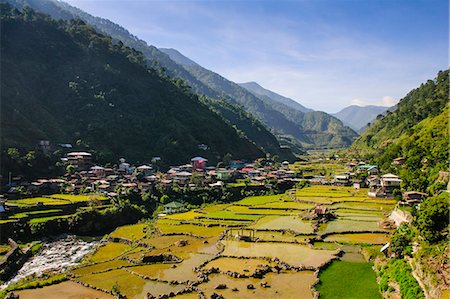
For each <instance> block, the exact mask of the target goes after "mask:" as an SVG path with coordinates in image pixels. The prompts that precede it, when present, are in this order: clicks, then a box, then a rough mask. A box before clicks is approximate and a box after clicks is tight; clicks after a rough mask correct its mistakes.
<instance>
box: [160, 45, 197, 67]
mask: <svg viewBox="0 0 450 299" xmlns="http://www.w3.org/2000/svg"><path fill="white" fill-rule="evenodd" d="M158 50H160V51H161V52H163V53H165V54H167V55H168V56H169V57H170V59H172V60H173V61H175V62H176V63H178V64H181V65H198V64H197V63H196V62H195V61H193V60H191V59H189V58H187V57H186V56H184V55H183V54H181V52H180V51H178V50H176V49H172V48H158Z"/></svg>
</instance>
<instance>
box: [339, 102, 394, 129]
mask: <svg viewBox="0 0 450 299" xmlns="http://www.w3.org/2000/svg"><path fill="white" fill-rule="evenodd" d="M388 109H389V107H383V106H374V105H368V106H357V105H351V106H348V107H345V108H344V109H342V110H341V111H339V112H336V113H333V114H332V115H333V116H335V117H337V118H338V119H340V120H341V121H342V122H343V123H344V124H345V125H347V126H349V127H350V128H352V129H353V130H355V131H356V132H360V133H362V132H363V131H361V130H362V129H363V128H364V127H366V125H367V124H368V123H370V122H372V121H373V120H374V119H375V118H376V117H377V115H379V114H382V113H384V112H386V111H387V110H388Z"/></svg>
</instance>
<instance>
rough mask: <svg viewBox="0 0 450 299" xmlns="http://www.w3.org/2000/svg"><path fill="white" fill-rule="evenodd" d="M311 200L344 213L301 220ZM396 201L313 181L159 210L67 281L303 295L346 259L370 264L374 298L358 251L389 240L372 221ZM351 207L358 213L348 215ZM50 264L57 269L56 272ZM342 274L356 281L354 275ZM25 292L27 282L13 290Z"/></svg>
mask: <svg viewBox="0 0 450 299" xmlns="http://www.w3.org/2000/svg"><path fill="white" fill-rule="evenodd" d="M354 202H357V203H365V202H370V203H371V204H372V205H371V208H370V209H359V208H357V207H353V206H352V203H354ZM314 204H320V205H321V206H324V207H327V208H329V211H330V213H334V214H338V215H342V216H337V218H336V219H334V220H331V221H328V222H326V223H322V224H318V221H320V219H316V220H302V217H304V216H305V215H306V214H308V213H310V211H311V208H310V207H311V206H312V207H314ZM337 204H340V205H339V207H338V206H337ZM394 205H395V202H394V201H392V200H386V199H380V200H377V201H374V200H371V199H369V198H367V197H366V192H365V191H364V190H359V191H358V190H356V191H355V190H354V189H353V188H351V187H332V186H331V187H330V186H312V187H306V188H303V189H291V190H289V191H287V192H286V193H284V194H279V195H277V196H259V197H247V198H244V199H243V200H241V201H237V202H234V203H230V204H219V205H212V206H206V207H205V208H200V209H195V210H192V211H188V212H184V213H177V214H172V215H167V216H165V215H159V216H158V217H157V218H156V219H155V220H154V221H150V222H149V223H147V222H143V223H142V224H136V225H128V226H123V227H119V228H117V229H116V230H115V231H113V232H112V233H111V234H109V235H108V236H107V237H105V238H104V239H103V241H102V242H101V243H100V244H99V245H97V246H96V247H97V249H96V250H95V251H94V252H92V253H91V254H88V255H86V256H85V257H84V258H83V260H82V261H81V263H80V264H79V265H77V266H75V267H72V268H71V269H69V270H65V272H64V273H65V274H66V279H68V280H69V281H73V282H75V283H77V284H78V285H80V286H84V287H88V288H92V289H95V290H100V291H102V292H104V293H105V296H106V295H107V294H110V295H117V294H118V293H120V294H122V295H124V296H126V297H127V298H142V297H143V296H147V298H151V296H154V297H158V296H162V295H169V294H171V293H172V295H171V296H173V295H176V296H175V297H174V298H191V297H192V298H202V296H206V297H207V298H209V297H211V296H212V295H213V294H214V293H215V294H217V295H222V296H224V297H228V296H230V295H232V294H238V296H239V297H240V298H241V297H242V298H247V297H248V298H252V297H254V296H264V297H268V296H283V298H291V297H294V296H295V294H299V293H302V294H304V297H302V298H313V297H314V294H315V292H317V290H316V287H315V285H316V284H317V282H318V281H319V285H320V288H319V289H323V288H325V289H327V290H328V291H329V292H334V291H332V289H329V286H328V282H327V281H328V279H327V278H325V279H324V281H322V280H321V277H322V276H324V277H327V275H328V274H327V273H328V272H332V271H334V270H333V269H334V267H339V266H340V265H341V263H347V264H346V266H347V267H363V265H367V266H365V268H364V267H363V268H364V269H365V270H361V271H363V272H367V271H369V274H370V273H372V274H371V275H369V276H368V277H370V279H368V280H367V282H364V284H366V283H368V284H369V285H372V286H374V287H372V288H373V289H374V291H372V293H370V292H369V293H367V294H368V296H370V298H378V297H380V295H379V293H378V291H377V287H376V280H375V273H374V272H373V270H372V268H371V267H372V265H373V262H370V261H367V260H366V259H364V257H363V253H364V250H369V251H379V248H381V246H382V244H383V243H384V242H385V241H386V238H387V237H388V236H389V234H390V233H391V231H390V230H386V229H383V228H382V227H380V226H379V223H380V221H381V220H383V219H385V218H386V217H387V216H388V214H389V213H390V211H391V210H392V209H393V208H394ZM335 206H336V207H335ZM346 213H349V214H346ZM352 213H354V214H352ZM355 214H356V215H358V216H360V217H361V218H353V215H355ZM374 215H376V216H375V217H374ZM365 217H367V219H364V218H365ZM236 221H240V223H239V222H236ZM347 236H348V237H347ZM359 236H360V237H359ZM381 236H384V238H381ZM360 245H364V246H363V247H360ZM361 250H362V251H361ZM351 256H355V258H351ZM341 260H342V261H341ZM359 265H360V266H359ZM47 273H49V274H47V276H49V277H52V275H59V274H56V273H58V271H55V272H52V271H47ZM51 273H55V274H51ZM36 279H37V280H39V279H42V278H38V277H37V278H36ZM342 279H344V278H342ZM346 279H356V280H355V283H357V282H358V279H359V278H356V277H353V278H351V277H348V278H346ZM343 281H347V280H343ZM130 282H132V283H130ZM19 285H20V284H19ZM59 285H61V288H63V289H65V288H66V285H67V282H63V283H61V284H55V285H53V286H49V287H44V288H43V289H42V291H39V292H40V293H41V294H45V290H46V289H48V291H49V292H50V293H53V292H56V293H58V292H59V290H57V288H58V286H59ZM335 287H337V286H335ZM22 292H23V294H26V293H27V292H28V291H18V292H17V294H19V295H21V294H22ZM147 293H150V294H151V296H149V295H147ZM199 296H200V297H199ZM20 298H22V296H21V297H20ZM24 298H27V297H26V296H25V297H24ZM324 298H328V297H326V295H325V297H324Z"/></svg>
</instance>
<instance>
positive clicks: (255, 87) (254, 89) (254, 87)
mask: <svg viewBox="0 0 450 299" xmlns="http://www.w3.org/2000/svg"><path fill="white" fill-rule="evenodd" d="M239 85H240V86H241V87H244V88H245V89H247V90H248V91H250V92H251V93H253V94H254V95H256V96H267V97H269V98H270V99H272V100H274V101H276V102H279V103H282V104H284V105H286V106H288V107H291V108H293V109H295V110H299V111H301V112H310V111H313V110H312V109H309V108H306V107H305V106H303V105H301V104H300V103H298V102H296V101H294V100H293V99H290V98H287V97H284V96H282V95H279V94H277V93H275V92H273V91H271V90H268V89H265V88H263V87H262V86H261V85H259V84H258V83H256V82H246V83H239Z"/></svg>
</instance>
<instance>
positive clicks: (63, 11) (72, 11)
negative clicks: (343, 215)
mask: <svg viewBox="0 0 450 299" xmlns="http://www.w3.org/2000/svg"><path fill="white" fill-rule="evenodd" d="M6 1H7V2H8V3H10V4H11V5H13V6H15V7H16V8H19V9H20V8H22V7H23V6H25V5H26V6H30V7H31V8H33V9H35V10H37V11H39V12H43V13H45V14H49V15H50V16H51V17H53V18H55V19H62V20H71V19H78V18H79V19H82V20H83V21H84V22H86V23H88V24H90V25H91V26H93V28H95V30H96V31H98V32H100V33H102V34H105V35H109V36H111V37H112V38H113V43H118V42H119V41H120V42H122V43H123V44H124V45H125V46H128V47H130V48H133V49H136V50H137V51H140V52H142V54H143V57H144V59H145V60H146V63H147V65H148V66H150V67H152V68H155V69H157V70H162V71H163V72H164V73H165V74H167V75H168V76H169V77H172V78H183V80H184V81H185V82H187V83H188V84H189V86H190V87H191V88H192V90H193V91H195V92H197V93H199V94H202V95H207V96H209V97H211V98H215V99H220V98H221V97H222V95H221V94H220V93H218V92H216V91H214V90H212V89H211V88H209V87H208V86H206V85H205V84H203V83H202V82H200V81H199V80H198V79H197V78H195V77H194V76H192V75H191V74H190V73H189V72H188V71H187V70H185V69H184V68H183V67H182V66H181V65H179V64H178V63H176V62H175V61H173V60H172V59H171V58H170V57H169V56H168V55H166V54H165V53H163V52H161V51H160V50H158V49H157V48H156V47H154V46H152V45H148V44H147V43H146V42H145V41H143V40H141V39H139V38H138V37H136V36H134V35H132V34H131V33H129V32H128V31H127V30H126V29H125V28H123V27H121V26H120V25H118V24H115V23H113V22H111V21H109V20H107V19H103V18H100V17H95V16H92V15H90V14H88V13H86V12H84V11H82V10H80V9H78V8H76V7H73V6H71V5H69V4H67V3H65V2H62V1H52V0H6ZM179 84H181V85H183V83H182V82H179ZM209 103H210V102H209V101H207V102H206V104H207V105H209ZM213 109H214V106H213ZM214 110H215V111H216V112H218V113H221V112H222V111H223V110H222V109H214ZM233 110H234V111H236V113H238V114H239V115H240V116H239V119H240V121H239V123H235V125H236V126H238V129H239V130H240V131H241V132H243V133H244V134H245V135H247V137H249V138H250V139H251V141H253V142H254V143H255V144H256V145H257V146H258V147H260V148H263V149H264V150H265V151H267V152H270V153H272V154H275V155H280V156H281V157H283V158H285V159H288V160H293V159H294V156H293V155H292V153H291V152H289V150H288V151H287V152H286V150H285V149H281V148H280V144H279V142H278V140H277V139H276V138H275V137H274V136H273V134H272V133H271V132H269V131H268V130H267V129H265V128H263V124H262V123H260V122H259V121H258V120H256V119H255V118H254V117H253V116H252V115H248V114H246V113H245V111H239V112H237V110H243V109H242V108H241V107H239V106H235V107H234V108H233ZM229 115H230V113H225V114H221V116H222V117H224V118H225V119H226V120H227V121H228V122H229V123H233V119H235V118H236V116H233V117H232V118H227V117H228V116H229ZM253 127H257V128H258V129H257V130H253V129H251V128H253ZM248 130H249V131H248Z"/></svg>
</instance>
